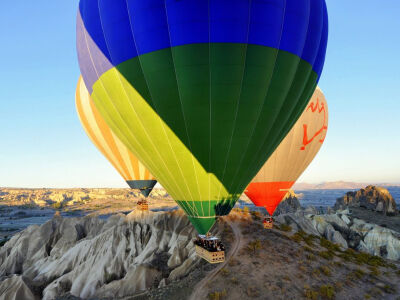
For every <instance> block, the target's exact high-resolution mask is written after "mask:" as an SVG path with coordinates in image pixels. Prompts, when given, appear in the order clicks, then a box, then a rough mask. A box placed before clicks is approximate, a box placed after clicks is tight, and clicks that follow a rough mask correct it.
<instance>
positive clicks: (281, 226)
mask: <svg viewBox="0 0 400 300" xmlns="http://www.w3.org/2000/svg"><path fill="white" fill-rule="evenodd" d="M278 229H279V230H280V231H285V232H289V231H292V227H291V226H290V225H287V224H281V225H280V226H279V228H278Z"/></svg>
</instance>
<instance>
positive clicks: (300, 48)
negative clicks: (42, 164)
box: [77, 0, 328, 234]
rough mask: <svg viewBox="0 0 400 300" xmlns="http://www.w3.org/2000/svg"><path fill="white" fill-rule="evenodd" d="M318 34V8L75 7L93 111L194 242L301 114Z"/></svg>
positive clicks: (294, 3)
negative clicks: (171, 205) (168, 201)
mask: <svg viewBox="0 0 400 300" xmlns="http://www.w3.org/2000/svg"><path fill="white" fill-rule="evenodd" d="M327 36H328V20H327V10H326V4H325V1H324V0H312V1H311V0H273V1H262V0H253V1H250V0H209V1H198V0H185V1H175V0H146V1H143V0H128V1H126V0H102V1H98V0H81V1H80V5H79V12H78V19H77V49H78V57H79V64H80V69H81V73H82V76H83V78H84V80H85V83H86V86H87V87H88V89H89V92H90V94H91V96H92V99H93V101H94V102H95V105H96V107H97V108H98V110H99V112H100V114H101V115H102V116H103V117H104V119H105V121H106V122H107V124H108V125H109V126H110V127H111V128H112V130H113V132H114V133H115V134H116V135H117V136H118V137H119V138H120V139H121V141H122V142H123V143H124V144H125V145H126V146H127V147H128V148H129V149H130V150H131V151H132V152H133V153H134V154H135V155H136V156H137V157H139V159H140V160H141V161H142V162H143V163H144V164H145V165H146V167H147V168H148V169H149V170H150V171H151V173H152V174H154V175H155V176H156V177H157V179H158V180H159V182H160V183H161V184H162V185H163V186H164V187H165V188H166V189H167V191H168V192H169V194H171V196H172V197H173V198H174V200H175V201H176V202H177V203H178V204H179V206H180V207H181V208H182V209H183V210H185V212H186V213H187V215H188V216H189V218H190V220H191V222H192V223H193V224H194V226H195V227H196V229H197V230H198V231H199V232H200V233H203V234H204V233H206V232H207V231H208V230H209V229H210V228H211V226H212V225H213V224H214V223H215V220H216V217H217V216H221V215H226V214H228V213H229V212H230V210H231V209H232V207H233V206H234V205H235V203H236V201H237V199H238V197H239V196H240V195H241V194H242V192H243V190H244V189H245V187H246V186H247V185H248V184H249V182H250V181H251V179H252V178H253V177H254V176H255V175H256V174H257V171H258V170H259V169H260V168H261V166H262V165H263V164H264V163H265V161H266V160H267V158H268V157H269V156H270V155H271V154H272V152H273V151H274V150H275V148H276V147H277V146H278V145H279V143H280V142H281V141H282V139H283V138H284V137H285V136H286V134H287V133H288V132H289V130H290V128H291V127H292V126H293V124H294V123H295V121H296V119H297V118H298V116H299V115H300V113H301V112H302V111H303V109H304V107H305V105H306V104H307V102H308V100H309V98H310V97H311V95H312V93H313V91H314V89H315V86H316V84H317V81H318V79H319V77H320V75H321V72H322V67H323V64H324V59H325V52H326V44H327Z"/></svg>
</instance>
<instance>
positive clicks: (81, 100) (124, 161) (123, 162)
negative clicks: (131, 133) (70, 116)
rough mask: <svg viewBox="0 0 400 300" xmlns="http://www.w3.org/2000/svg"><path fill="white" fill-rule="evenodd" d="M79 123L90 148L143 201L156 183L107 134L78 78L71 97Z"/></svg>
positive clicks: (121, 146)
mask: <svg viewBox="0 0 400 300" xmlns="http://www.w3.org/2000/svg"><path fill="white" fill-rule="evenodd" d="M75 104H76V110H77V112H78V116H79V120H80V121H81V124H82V126H83V129H84V130H85V132H86V134H87V135H88V136H89V138H90V140H91V141H92V142H93V144H94V145H95V146H96V147H97V149H99V150H100V152H101V153H102V154H103V155H104V156H105V157H106V158H107V159H108V161H109V162H110V163H111V164H112V165H113V166H114V168H115V169H116V170H117V171H118V172H119V174H121V176H122V177H123V178H124V179H125V181H126V183H127V184H128V185H129V186H130V187H131V188H132V189H138V190H140V192H141V193H142V195H143V196H145V197H147V196H148V195H149V194H150V193H151V191H152V189H153V187H154V186H155V184H156V183H157V181H156V180H155V179H154V177H153V176H152V175H151V174H150V172H149V171H148V170H147V169H146V167H145V166H144V165H143V164H141V163H140V161H139V160H138V159H137V158H136V157H135V156H134V155H133V154H132V153H131V152H130V151H129V150H128V148H126V147H125V145H124V144H123V143H122V142H121V141H120V140H119V139H118V137H117V136H116V135H115V134H114V133H113V132H112V131H111V129H110V128H109V127H108V125H107V124H106V122H104V120H103V118H102V117H101V115H100V114H99V112H98V111H97V109H96V107H95V106H94V103H93V101H92V100H91V98H90V94H89V92H88V90H87V89H86V86H85V83H84V82H83V80H82V77H79V81H78V86H77V88H76V96H75Z"/></svg>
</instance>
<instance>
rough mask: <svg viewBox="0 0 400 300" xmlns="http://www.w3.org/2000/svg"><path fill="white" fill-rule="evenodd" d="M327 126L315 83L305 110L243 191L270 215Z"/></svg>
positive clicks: (309, 158) (314, 151) (311, 155)
mask: <svg viewBox="0 0 400 300" xmlns="http://www.w3.org/2000/svg"><path fill="white" fill-rule="evenodd" d="M327 130H328V105H327V102H326V99H325V96H324V94H323V93H322V91H321V89H320V88H319V87H317V89H316V90H315V92H314V94H313V96H312V97H311V100H310V101H309V103H308V104H307V106H306V108H305V110H304V112H303V113H302V115H301V116H300V118H299V119H298V120H297V122H296V124H295V125H294V126H293V128H292V129H291V130H290V131H289V133H288V135H287V136H286V137H285V138H284V139H283V141H282V142H281V144H280V145H279V146H278V148H276V150H275V152H274V153H273V154H272V155H271V157H270V158H269V159H268V160H267V162H266V163H265V164H264V166H263V167H262V168H261V170H260V171H259V172H258V174H257V175H256V177H254V179H253V180H252V182H251V183H250V184H249V186H248V187H247V189H246V191H245V193H246V195H247V196H248V197H249V198H250V200H251V201H252V202H253V203H254V204H255V205H256V206H262V207H265V208H266V209H267V211H268V213H269V214H270V215H271V216H272V215H273V213H274V212H275V209H276V208H277V207H278V205H279V203H280V202H281V201H282V199H283V198H284V197H285V195H286V193H287V191H288V189H290V188H291V187H292V186H293V184H294V183H295V182H296V180H297V179H298V178H299V177H300V175H301V174H302V173H303V172H304V170H305V169H306V168H307V167H308V165H309V164H310V163H311V161H312V160H313V159H314V157H315V156H316V155H317V153H318V151H319V149H320V148H321V146H322V144H323V142H324V140H325V136H326V132H327Z"/></svg>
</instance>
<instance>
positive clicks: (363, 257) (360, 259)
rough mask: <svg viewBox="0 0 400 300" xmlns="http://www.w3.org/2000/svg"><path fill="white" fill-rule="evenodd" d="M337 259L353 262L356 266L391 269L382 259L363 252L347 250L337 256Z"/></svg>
mask: <svg viewBox="0 0 400 300" xmlns="http://www.w3.org/2000/svg"><path fill="white" fill-rule="evenodd" d="M339 257H340V258H342V259H343V260H345V261H349V262H353V263H356V264H358V265H369V266H372V267H391V264H389V263H387V262H386V261H385V260H384V259H383V258H382V257H379V256H374V255H371V254H368V253H364V252H356V251H354V250H353V249H350V248H349V249H347V250H346V251H344V252H342V253H341V254H339Z"/></svg>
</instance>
